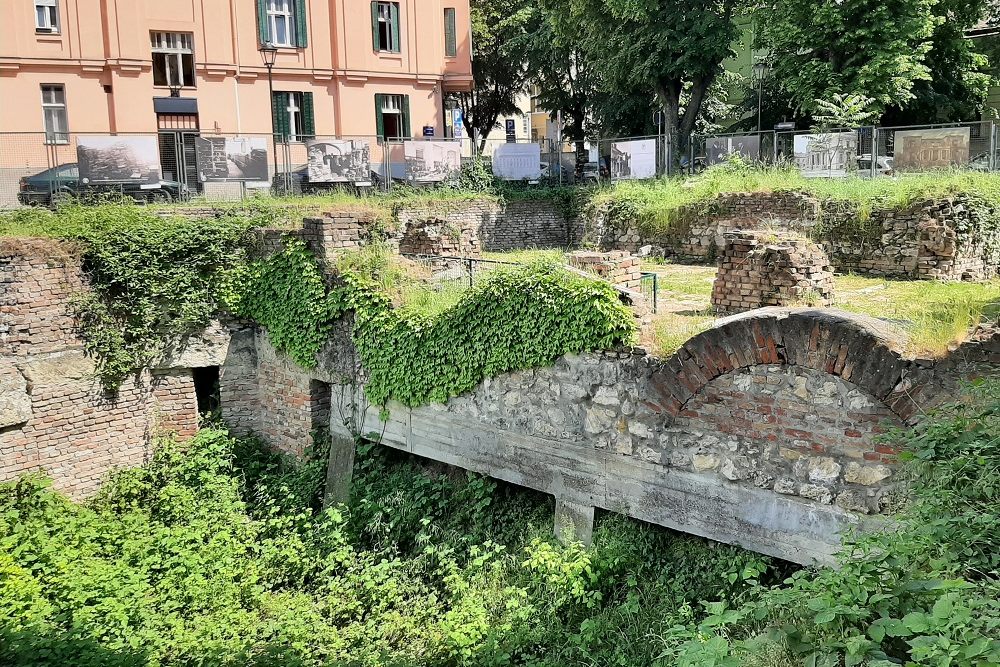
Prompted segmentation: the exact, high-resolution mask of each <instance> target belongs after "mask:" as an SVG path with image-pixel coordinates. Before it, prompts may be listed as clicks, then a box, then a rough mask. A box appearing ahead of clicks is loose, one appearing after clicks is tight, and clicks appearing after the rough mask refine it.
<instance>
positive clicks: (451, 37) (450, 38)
mask: <svg viewBox="0 0 1000 667" xmlns="http://www.w3.org/2000/svg"><path fill="white" fill-rule="evenodd" d="M444 55H446V56H448V57H449V58H454V57H455V56H457V55H458V33H457V32H456V25H455V8H454V7H445V10H444Z"/></svg>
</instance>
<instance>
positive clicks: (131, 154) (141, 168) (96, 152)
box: [76, 134, 162, 185]
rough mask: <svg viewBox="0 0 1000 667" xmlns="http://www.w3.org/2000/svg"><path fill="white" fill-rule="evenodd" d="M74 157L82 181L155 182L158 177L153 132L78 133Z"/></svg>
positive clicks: (159, 169) (157, 181)
mask: <svg viewBox="0 0 1000 667" xmlns="http://www.w3.org/2000/svg"><path fill="white" fill-rule="evenodd" d="M76 155H77V160H78V161H79V164H80V181H81V182H83V183H89V184H93V183H140V184H150V185H152V184H158V183H159V182H160V180H161V173H162V172H161V168H160V149H159V146H158V145H157V141H156V136H155V135H152V134H150V135H141V136H132V137H113V136H107V135H97V136H86V135H84V136H81V137H79V138H78V139H77V146H76Z"/></svg>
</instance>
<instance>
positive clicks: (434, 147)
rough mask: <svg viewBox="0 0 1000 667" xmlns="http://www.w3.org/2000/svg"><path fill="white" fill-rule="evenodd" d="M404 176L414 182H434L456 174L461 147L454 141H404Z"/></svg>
mask: <svg viewBox="0 0 1000 667" xmlns="http://www.w3.org/2000/svg"><path fill="white" fill-rule="evenodd" d="M403 159H404V160H405V161H406V178H407V180H409V181H413V182H416V183H434V182H439V181H444V180H447V179H449V178H452V177H454V176H457V175H458V171H459V169H460V168H461V166H462V156H461V149H460V147H459V144H458V142H455V141H404V142H403Z"/></svg>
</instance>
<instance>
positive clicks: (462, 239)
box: [399, 218, 480, 257]
mask: <svg viewBox="0 0 1000 667" xmlns="http://www.w3.org/2000/svg"><path fill="white" fill-rule="evenodd" d="M461 224H462V225H463V226H461V227H459V226H457V224H456V223H454V222H450V221H446V220H443V219H441V218H429V219H426V220H415V221H413V222H411V223H410V224H409V225H407V227H406V229H405V231H404V232H403V235H402V238H400V239H399V252H400V253H402V254H404V255H430V256H434V257H440V256H446V257H479V256H480V251H479V250H480V248H479V232H478V229H477V226H476V225H474V224H472V223H470V222H468V221H463V222H462V223H461Z"/></svg>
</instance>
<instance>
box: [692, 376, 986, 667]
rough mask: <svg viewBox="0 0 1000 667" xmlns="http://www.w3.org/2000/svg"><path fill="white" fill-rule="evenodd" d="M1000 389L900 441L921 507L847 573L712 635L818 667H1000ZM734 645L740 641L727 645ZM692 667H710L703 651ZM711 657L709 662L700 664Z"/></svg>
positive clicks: (774, 595)
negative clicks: (762, 640) (776, 646)
mask: <svg viewBox="0 0 1000 667" xmlns="http://www.w3.org/2000/svg"><path fill="white" fill-rule="evenodd" d="M998 432H1000V385H996V384H983V385H980V386H979V387H977V388H976V390H975V393H974V394H973V399H972V400H970V401H968V402H966V403H963V404H960V405H957V406H955V407H952V408H949V409H946V410H943V411H941V412H940V413H939V414H937V415H935V416H934V417H933V418H932V419H928V420H926V421H925V422H924V423H923V425H922V426H921V427H919V428H917V429H914V430H912V431H909V432H906V433H904V434H898V437H901V438H902V440H903V442H904V444H905V445H906V448H907V450H906V451H907V458H908V459H909V461H910V475H911V479H910V482H911V493H912V498H911V502H910V505H909V507H908V509H907V511H906V512H905V513H904V514H902V515H900V516H897V521H898V525H897V526H895V527H894V529H889V530H887V531H886V532H881V533H876V534H874V535H869V536H862V537H859V538H857V539H856V540H855V541H854V542H853V543H852V544H850V545H849V546H848V547H847V548H846V549H845V551H844V554H843V557H842V562H841V567H840V569H837V570H833V569H828V570H819V571H815V572H800V573H797V574H795V575H794V576H792V577H791V578H790V579H789V580H788V581H786V582H785V585H784V586H782V587H776V588H772V589H765V590H762V591H761V594H760V595H759V596H757V597H756V598H755V599H753V600H752V601H750V602H748V603H747V604H745V605H742V606H740V607H738V608H735V609H730V610H725V609H724V608H723V607H722V606H720V607H719V609H718V613H716V614H713V616H712V617H710V618H709V619H708V620H707V621H706V622H705V623H704V624H703V626H702V630H703V632H704V634H705V636H706V637H713V639H712V641H713V642H716V643H718V642H721V643H722V644H724V645H725V646H726V648H727V650H728V651H731V652H732V653H733V654H739V653H745V652H753V650H754V642H753V641H752V640H750V641H747V640H743V639H742V638H743V637H747V636H748V635H749V636H751V637H759V636H761V634H762V633H767V634H769V635H770V636H771V637H772V638H777V639H779V640H780V641H781V642H783V643H784V645H785V646H786V647H787V650H788V652H789V653H790V654H792V655H794V656H797V657H798V658H799V659H802V660H804V661H805V664H817V665H820V664H822V665H840V664H844V665H860V664H869V665H879V666H886V667H887V666H888V665H891V664H906V665H910V666H912V667H925V666H926V667H932V666H934V667H937V666H939V665H954V666H956V667H960V666H969V667H973V666H975V667H989V666H995V665H1000V601H998V600H1000V516H998V515H997V507H998V506H1000V481H998V480H1000V450H998V448H997V441H996V437H997V433H998ZM725 637H734V638H735V639H734V640H731V641H728V642H727V641H726V639H725ZM688 648H689V650H690V654H691V656H702V657H701V658H698V659H692V663H691V664H708V663H707V662H705V661H704V659H703V658H704V650H703V648H702V647H701V646H699V645H697V644H694V643H692V644H691V645H690V646H689V647H688ZM699 660H701V661H699Z"/></svg>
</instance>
